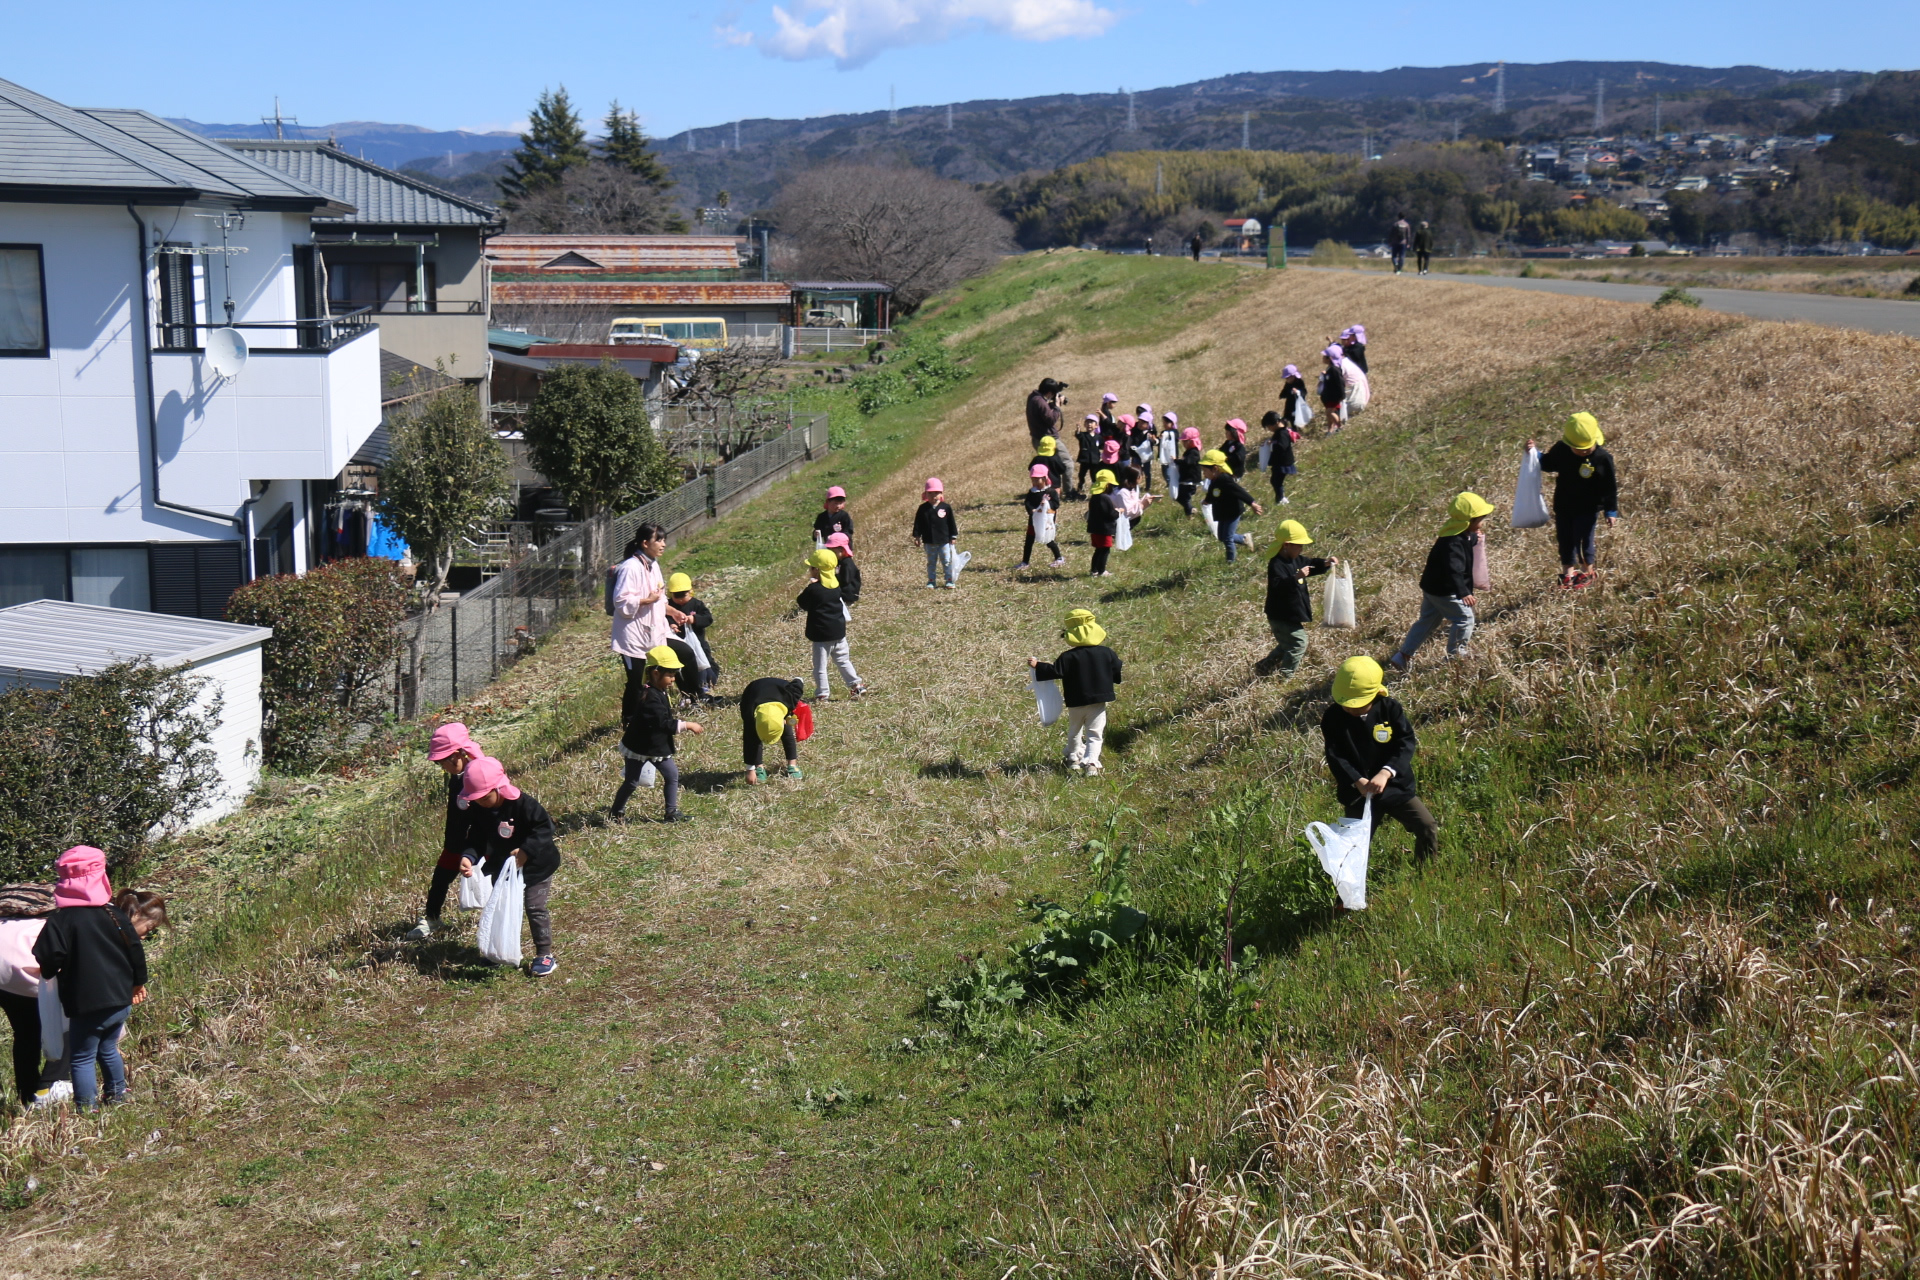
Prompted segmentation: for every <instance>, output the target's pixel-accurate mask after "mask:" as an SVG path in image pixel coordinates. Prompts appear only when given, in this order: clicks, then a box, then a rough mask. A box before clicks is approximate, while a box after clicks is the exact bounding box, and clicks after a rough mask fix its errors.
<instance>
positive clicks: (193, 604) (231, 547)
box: [147, 542, 244, 622]
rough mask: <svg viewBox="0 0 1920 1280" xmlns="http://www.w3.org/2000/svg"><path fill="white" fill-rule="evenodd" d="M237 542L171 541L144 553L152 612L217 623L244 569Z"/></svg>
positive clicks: (221, 617) (223, 614) (238, 583)
mask: <svg viewBox="0 0 1920 1280" xmlns="http://www.w3.org/2000/svg"><path fill="white" fill-rule="evenodd" d="M240 551H241V547H240V544H239V543H237V542H194V543H171V544H168V545H164V546H157V547H153V548H151V549H150V550H149V552H148V568H147V577H148V580H149V583H150V584H151V587H152V592H153V600H152V603H153V611H154V612H155V613H171V614H175V615H177V616H179V617H183V618H206V619H208V620H209V621H213V622H219V621H221V620H223V619H224V618H225V617H226V612H227V598H228V597H229V596H231V595H232V594H233V593H234V591H235V590H237V589H238V588H239V586H240V579H241V575H242V573H243V572H244V569H243V568H242V565H241V556H240Z"/></svg>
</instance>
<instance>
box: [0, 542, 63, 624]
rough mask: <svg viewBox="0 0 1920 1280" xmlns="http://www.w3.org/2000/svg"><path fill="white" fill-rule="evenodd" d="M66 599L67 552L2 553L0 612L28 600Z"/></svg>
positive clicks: (25, 550) (29, 550)
mask: <svg viewBox="0 0 1920 1280" xmlns="http://www.w3.org/2000/svg"><path fill="white" fill-rule="evenodd" d="M66 598H67V549H66V548H65V547H54V548H52V549H51V550H49V549H47V548H43V547H12V548H8V549H7V550H4V551H0V609H5V608H10V607H11V606H13V605H16V604H25V603H26V602H27V601H29V600H65V599H66Z"/></svg>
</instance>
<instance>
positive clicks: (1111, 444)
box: [1100, 440, 1120, 462]
mask: <svg viewBox="0 0 1920 1280" xmlns="http://www.w3.org/2000/svg"><path fill="white" fill-rule="evenodd" d="M1100 461H1102V462H1118V461H1120V442H1119V441H1118V440H1108V441H1105V442H1104V443H1102V444H1101V446H1100Z"/></svg>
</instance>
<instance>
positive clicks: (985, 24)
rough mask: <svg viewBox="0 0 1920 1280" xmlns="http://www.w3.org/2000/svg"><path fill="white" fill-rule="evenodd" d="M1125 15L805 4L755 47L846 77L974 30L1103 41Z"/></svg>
mask: <svg viewBox="0 0 1920 1280" xmlns="http://www.w3.org/2000/svg"><path fill="white" fill-rule="evenodd" d="M1118 17H1119V15H1118V14H1116V13H1115V12H1114V11H1113V10H1111V9H1103V8H1101V7H1100V6H1099V5H1098V4H1096V3H1094V0H800V6H799V11H798V12H789V11H788V10H787V9H786V8H785V7H784V6H781V5H777V4H776V5H775V6H773V21H774V26H775V28H776V29H775V30H773V31H771V32H765V33H762V34H760V35H758V36H755V37H754V41H753V42H754V43H755V44H756V45H758V46H759V48H760V50H761V51H762V52H763V53H767V54H769V55H771V56H773V57H776V58H785V59H788V60H789V61H793V62H800V61H804V60H806V59H809V58H832V59H833V60H834V62H835V63H837V64H838V65H839V67H840V68H841V70H843V71H844V70H850V69H852V68H854V67H858V66H863V65H864V64H866V63H868V62H870V61H872V60H873V59H874V58H875V57H876V56H878V55H879V54H881V53H883V52H885V51H886V50H888V49H898V48H902V47H905V46H907V45H915V44H934V43H937V42H939V41H941V40H945V39H948V38H949V37H952V36H956V35H961V34H964V33H966V32H969V31H977V30H988V31H998V32H1003V33H1004V34H1006V35H1010V36H1013V37H1015V38H1016V39H1020V40H1037V41H1044V40H1059V39H1063V38H1064V37H1067V36H1097V35H1100V34H1102V33H1103V32H1105V31H1106V30H1107V28H1108V27H1110V26H1112V25H1113V24H1114V22H1115V21H1116V20H1117V19H1118ZM726 34H730V33H726Z"/></svg>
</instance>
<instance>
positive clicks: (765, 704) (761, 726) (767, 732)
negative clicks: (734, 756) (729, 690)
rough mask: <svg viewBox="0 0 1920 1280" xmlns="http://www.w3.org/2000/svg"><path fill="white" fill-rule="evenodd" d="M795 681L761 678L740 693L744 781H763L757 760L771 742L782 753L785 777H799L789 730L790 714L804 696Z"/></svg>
mask: <svg viewBox="0 0 1920 1280" xmlns="http://www.w3.org/2000/svg"><path fill="white" fill-rule="evenodd" d="M806 691H807V689H806V686H805V685H804V684H802V683H801V682H800V681H798V680H793V679H786V680H783V679H780V678H779V677H777V676H761V677H760V678H759V679H758V680H755V681H753V682H751V683H750V684H748V685H747V687H746V688H744V689H742V690H741V691H740V753H741V755H742V757H744V759H745V761H746V765H747V781H748V782H749V783H754V784H758V783H761V782H765V781H766V779H767V771H766V768H765V767H764V766H763V765H762V763H761V761H762V760H763V759H764V758H765V756H766V749H767V748H768V747H770V746H772V745H773V744H774V743H776V742H777V743H779V744H780V749H781V751H782V752H784V753H785V754H786V758H787V776H788V777H789V778H792V779H794V780H795V781H798V780H799V778H800V741H799V738H798V736H797V735H796V734H795V733H794V731H793V715H794V712H795V711H796V710H797V709H798V708H799V706H800V699H801V696H802V695H804V694H805V693H806Z"/></svg>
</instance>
